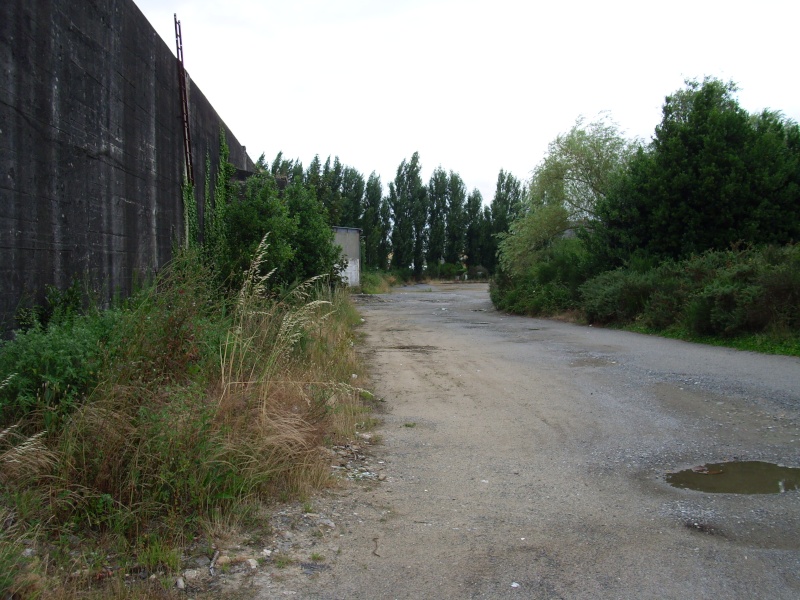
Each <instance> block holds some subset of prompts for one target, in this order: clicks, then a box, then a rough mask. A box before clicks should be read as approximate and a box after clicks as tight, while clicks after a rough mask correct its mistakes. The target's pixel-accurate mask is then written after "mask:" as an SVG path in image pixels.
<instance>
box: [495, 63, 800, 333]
mask: <svg viewBox="0 0 800 600" xmlns="http://www.w3.org/2000/svg"><path fill="white" fill-rule="evenodd" d="M736 91H737V89H736V85H735V84H733V83H731V82H728V83H726V82H723V81H720V80H718V79H715V78H711V77H708V78H705V79H704V80H703V81H687V82H686V85H685V87H684V88H683V89H680V90H678V91H676V92H675V93H673V94H671V95H669V96H667V97H666V99H665V102H664V105H663V110H662V119H661V122H660V123H659V124H658V126H657V127H656V128H655V132H654V135H653V138H652V140H651V141H649V142H648V143H644V142H642V141H641V140H637V139H628V138H626V137H625V136H624V135H623V134H622V132H621V131H620V130H619V128H618V126H617V125H616V124H615V123H614V122H613V121H612V120H611V119H610V118H609V117H608V116H607V115H601V116H600V117H599V118H598V119H596V120H595V121H593V122H591V123H586V122H585V121H584V120H583V119H579V120H578V121H577V122H576V123H575V125H574V126H573V127H572V128H571V129H570V130H569V131H568V132H566V133H564V134H562V135H559V136H558V137H557V138H556V139H555V140H553V141H552V142H551V143H550V145H549V147H548V152H547V154H546V156H545V158H544V159H543V160H542V161H541V162H540V163H539V164H538V165H537V166H536V167H535V169H534V170H533V172H532V177H531V179H530V181H529V182H528V185H527V189H526V193H525V197H524V200H523V203H522V207H521V209H520V210H519V213H518V215H517V218H516V219H514V220H513V221H512V223H511V224H510V226H509V231H508V233H506V234H501V235H500V238H501V239H500V242H499V248H498V250H499V263H500V264H499V269H498V273H497V274H496V277H495V282H494V286H493V288H492V297H493V300H494V302H495V304H496V305H497V306H498V307H500V308H504V309H507V310H512V311H515V312H524V313H530V314H548V313H554V312H559V311H563V310H569V309H578V310H583V311H584V312H585V314H587V315H589V318H590V319H595V320H604V321H626V320H637V319H638V320H639V321H642V320H643V321H644V322H649V323H651V324H653V325H654V326H658V327H666V326H672V325H675V324H676V323H683V326H686V327H688V328H690V329H694V330H695V331H696V332H701V333H702V332H706V333H709V332H711V333H725V334H727V333H733V332H735V331H740V330H746V329H758V328H759V327H766V326H767V325H766V324H767V323H772V325H774V324H775V322H776V320H775V319H771V318H769V315H770V314H771V315H773V316H775V317H776V319H777V320H778V321H780V323H781V327H784V328H785V327H789V328H796V327H798V326H800V314H798V308H797V307H798V306H800V263H798V261H797V255H798V250H797V248H798V247H797V246H796V243H797V241H798V240H800V127H798V124H797V123H795V122H794V121H792V120H790V119H787V118H786V117H784V116H783V114H782V113H780V112H779V111H774V110H764V111H762V112H760V113H757V114H748V113H747V112H746V111H745V110H744V109H742V108H741V106H740V105H739V103H738V101H737V99H736V96H735V94H736ZM782 247H783V248H785V250H780V251H778V250H775V248H782ZM765 248H773V250H762V249H765ZM777 303H780V305H781V306H780V307H778V306H777Z"/></svg>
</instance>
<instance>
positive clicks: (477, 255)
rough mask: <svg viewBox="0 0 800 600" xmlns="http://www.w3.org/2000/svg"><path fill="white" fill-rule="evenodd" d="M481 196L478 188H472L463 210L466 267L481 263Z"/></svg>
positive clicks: (482, 227) (482, 225)
mask: <svg viewBox="0 0 800 600" xmlns="http://www.w3.org/2000/svg"><path fill="white" fill-rule="evenodd" d="M482 209H483V196H482V195H481V192H480V190H477V189H475V190H472V192H470V194H469V197H468V198H467V204H466V208H465V210H464V220H465V231H464V237H465V239H464V252H465V254H466V255H467V259H466V263H467V266H468V267H477V266H478V265H482V264H483V247H482V245H481V232H482V231H483V229H484V224H483V212H482Z"/></svg>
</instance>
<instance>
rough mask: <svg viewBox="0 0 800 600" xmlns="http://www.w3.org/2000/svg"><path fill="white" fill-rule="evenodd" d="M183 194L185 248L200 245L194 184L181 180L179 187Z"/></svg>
mask: <svg viewBox="0 0 800 600" xmlns="http://www.w3.org/2000/svg"><path fill="white" fill-rule="evenodd" d="M181 192H182V195H183V222H184V226H185V231H184V246H185V247H186V248H198V247H199V246H200V222H199V217H198V214H197V199H196V198H195V196H194V186H192V185H190V184H189V182H188V181H184V182H183V186H182V187H181Z"/></svg>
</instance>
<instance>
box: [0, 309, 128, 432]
mask: <svg viewBox="0 0 800 600" xmlns="http://www.w3.org/2000/svg"><path fill="white" fill-rule="evenodd" d="M119 324H120V313H119V311H116V310H110V311H105V312H92V313H90V314H89V315H87V316H85V317H78V316H76V317H74V318H70V319H66V320H56V321H53V322H51V323H50V324H49V325H48V326H46V327H42V326H36V327H33V328H31V329H29V330H28V331H24V332H22V331H20V332H17V334H16V336H15V339H14V340H10V341H3V342H0V378H1V379H5V378H7V377H11V378H10V380H9V381H8V383H7V385H6V386H5V387H3V388H2V389H0V424H2V425H3V426H5V425H7V424H9V423H12V422H14V421H15V420H17V419H20V418H22V417H24V416H25V415H28V414H29V413H32V412H34V411H36V412H38V413H40V417H41V418H44V420H45V422H44V424H45V426H48V425H50V424H54V423H56V422H58V420H59V419H61V418H62V417H63V416H64V415H66V414H69V413H70V412H71V411H72V410H73V409H74V408H75V407H76V406H77V405H79V404H80V403H81V402H83V401H84V399H85V398H86V397H87V396H88V395H89V394H90V393H91V391H92V390H93V389H94V387H95V386H96V385H97V383H98V381H99V379H98V378H99V377H100V373H101V368H102V366H103V364H104V362H105V361H106V359H107V357H108V355H109V354H113V352H114V348H115V345H116V343H118V341H119Z"/></svg>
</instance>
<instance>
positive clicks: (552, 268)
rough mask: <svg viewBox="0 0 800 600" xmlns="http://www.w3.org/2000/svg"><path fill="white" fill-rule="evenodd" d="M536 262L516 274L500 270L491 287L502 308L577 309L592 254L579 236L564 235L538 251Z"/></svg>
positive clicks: (531, 311) (542, 311)
mask: <svg viewBox="0 0 800 600" xmlns="http://www.w3.org/2000/svg"><path fill="white" fill-rule="evenodd" d="M536 256H537V259H538V260H536V261H533V262H531V263H530V264H529V265H528V266H527V267H526V268H525V270H524V271H523V272H522V273H520V274H518V275H517V276H515V277H512V276H510V275H508V274H507V273H506V272H505V270H504V269H502V268H501V269H500V270H499V273H498V274H497V275H496V276H495V278H494V281H493V283H492V285H491V287H490V295H491V297H492V301H493V302H494V304H495V305H496V306H497V307H498V308H500V309H501V310H507V311H510V312H515V313H520V314H530V315H551V314H554V313H557V312H561V311H565V310H570V309H574V308H577V307H578V306H579V304H580V294H579V288H580V285H581V284H582V283H583V282H584V281H586V278H587V276H588V275H587V273H588V272H589V271H590V270H591V264H590V262H589V256H588V254H587V253H586V250H585V247H584V244H583V242H582V241H581V240H580V239H578V238H560V239H557V240H554V241H553V242H551V243H550V245H549V246H548V247H547V248H545V249H543V250H540V251H538V253H537V255H536Z"/></svg>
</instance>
